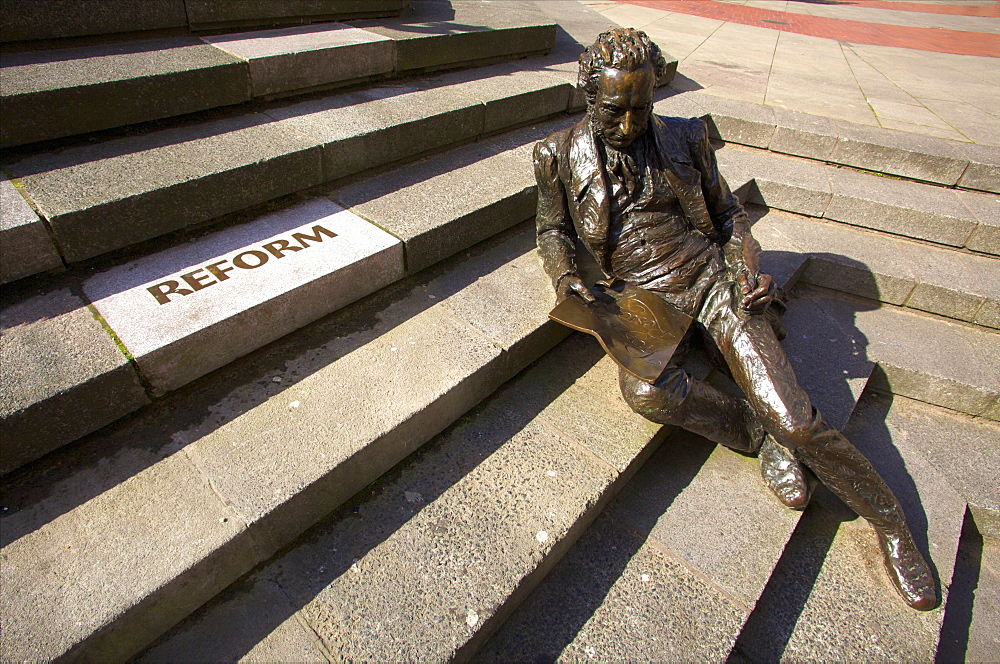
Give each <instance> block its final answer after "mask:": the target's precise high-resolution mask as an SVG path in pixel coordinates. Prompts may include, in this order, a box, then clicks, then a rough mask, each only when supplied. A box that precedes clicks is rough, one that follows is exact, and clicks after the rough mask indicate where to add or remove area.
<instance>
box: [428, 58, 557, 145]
mask: <svg viewBox="0 0 1000 664" xmlns="http://www.w3.org/2000/svg"><path fill="white" fill-rule="evenodd" d="M429 82H430V83H431V84H432V85H448V86H449V88H448V89H449V90H450V91H451V92H454V93H455V94H459V95H463V96H467V97H472V98H473V99H478V100H479V101H480V102H482V104H483V105H484V106H485V107H486V109H485V116H484V118H483V130H482V131H483V134H487V135H489V134H494V133H496V132H498V131H501V130H503V129H506V128H508V127H516V126H518V125H521V124H524V123H525V122H530V121H533V120H539V119H541V118H545V117H548V116H550V115H555V114H556V113H562V112H564V111H565V110H566V109H567V106H568V105H569V98H570V95H571V94H572V92H573V86H572V85H571V84H570V83H568V82H566V81H562V80H560V79H559V78H558V77H555V76H551V75H549V74H548V73H543V72H535V71H523V70H521V69H520V68H519V66H518V65H512V64H503V65H494V66H491V67H479V68H477V69H474V70H471V71H463V72H457V73H452V74H445V75H442V76H438V77H435V78H432V79H429Z"/></svg>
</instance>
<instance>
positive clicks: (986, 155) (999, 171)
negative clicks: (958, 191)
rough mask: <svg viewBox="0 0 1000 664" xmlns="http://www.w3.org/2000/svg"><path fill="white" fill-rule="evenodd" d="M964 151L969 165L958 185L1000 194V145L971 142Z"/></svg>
mask: <svg viewBox="0 0 1000 664" xmlns="http://www.w3.org/2000/svg"><path fill="white" fill-rule="evenodd" d="M964 151H965V156H966V157H968V159H969V167H968V168H966V169H965V173H963V174H962V179H961V180H959V182H958V186H960V187H965V188H967V189H979V190H980V191H989V192H993V193H994V194H1000V147H996V146H993V145H973V144H969V145H966V146H964Z"/></svg>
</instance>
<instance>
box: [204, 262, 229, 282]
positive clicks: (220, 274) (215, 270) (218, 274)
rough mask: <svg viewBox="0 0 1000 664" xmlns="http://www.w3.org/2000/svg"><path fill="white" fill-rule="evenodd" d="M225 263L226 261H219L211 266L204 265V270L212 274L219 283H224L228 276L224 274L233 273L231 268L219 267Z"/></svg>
mask: <svg viewBox="0 0 1000 664" xmlns="http://www.w3.org/2000/svg"><path fill="white" fill-rule="evenodd" d="M225 262H226V261H219V262H218V263H212V264H211V265H206V266H205V269H206V270H208V271H209V272H211V273H212V274H214V275H215V278H216V279H218V280H219V281H225V280H226V279H228V278H229V275H228V274H226V272H232V271H233V268H231V267H219V266H220V265H222V264H223V263H225Z"/></svg>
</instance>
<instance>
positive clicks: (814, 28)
mask: <svg viewBox="0 0 1000 664" xmlns="http://www.w3.org/2000/svg"><path fill="white" fill-rule="evenodd" d="M618 1H619V2H625V3H628V4H630V5H638V6H641V7H649V8H652V9H661V10H663V11H668V12H677V13H679V14H689V15H691V16H701V17H703V18H714V19H716V20H719V21H726V22H727V23H740V24H742V25H752V26H754V27H757V28H768V29H771V30H780V31H782V32H794V33H795V34H799V35H809V36H811V37H823V38H824V39H836V40H837V41H844V42H853V43H857V44H874V45H876V46H895V47H899V48H911V49H917V50H921V51H935V52H937V53H955V54H958V55H983V56H989V57H994V58H997V57H1000V35H995V34H988V33H985V32H966V31H963V30H944V29H940V28H913V27H908V26H902V25H883V24H881V23H866V22H863V21H848V20H846V19H840V18H827V17H825V16H811V15H809V14H795V13H792V12H779V11H774V10H771V9H761V8H758V7H747V6H746V5H735V4H732V3H729V2H716V1H714V0H618ZM883 4H886V5H897V4H903V3H895V2H884V3H883ZM905 4H907V5H910V4H915V3H905ZM928 6H930V5H928ZM938 6H943V5H938ZM966 6H968V5H966ZM980 6H982V5H980Z"/></svg>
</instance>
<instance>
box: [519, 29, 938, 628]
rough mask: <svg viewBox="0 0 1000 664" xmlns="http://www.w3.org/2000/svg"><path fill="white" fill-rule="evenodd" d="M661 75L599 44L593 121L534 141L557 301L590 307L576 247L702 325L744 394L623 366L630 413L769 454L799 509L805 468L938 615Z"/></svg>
mask: <svg viewBox="0 0 1000 664" xmlns="http://www.w3.org/2000/svg"><path fill="white" fill-rule="evenodd" d="M665 67H666V63H665V61H664V58H663V56H662V54H661V52H660V49H659V48H658V47H657V46H656V44H654V43H652V42H651V41H650V39H649V37H648V36H647V35H646V34H645V33H643V32H641V31H639V30H634V29H625V28H618V29H615V30H611V31H608V32H605V33H603V34H602V35H601V36H600V37H598V39H597V42H596V43H594V45H592V46H591V47H590V48H588V49H587V50H586V51H585V52H584V53H583V54H582V55H581V56H580V79H579V81H580V86H581V88H583V90H584V91H585V92H586V95H587V102H588V103H587V115H586V117H585V118H584V119H583V120H581V121H580V122H579V123H578V124H576V125H575V126H573V127H570V128H569V129H565V130H563V131H559V132H556V133H555V134H553V135H551V136H549V137H548V138H546V139H545V140H543V141H541V142H539V143H538V144H537V145H536V146H535V153H534V163H535V177H536V179H537V181H538V216H537V227H538V249H539V253H540V254H541V256H542V260H543V263H544V266H545V270H546V272H547V273H548V275H549V276H550V277H551V279H552V283H553V285H554V286H555V291H556V296H557V300H558V301H559V302H562V301H563V300H564V299H566V298H567V297H577V298H582V299H583V301H586V302H593V301H594V296H593V294H592V293H591V291H590V289H588V287H587V285H586V284H585V283H584V282H583V280H582V279H581V277H580V275H579V273H578V271H577V265H576V262H575V260H574V255H575V247H576V239H577V238H578V237H579V238H580V239H581V240H582V243H583V245H584V246H585V247H586V248H587V249H588V250H589V252H590V253H591V254H592V255H593V257H594V258H595V259H596V260H597V263H598V264H599V265H600V267H601V268H602V269H603V271H604V272H605V274H606V275H607V276H608V277H610V278H614V279H615V280H618V281H619V282H626V283H627V284H631V285H633V286H638V287H640V288H643V289H646V290H648V291H651V292H652V293H655V294H656V295H657V296H658V297H660V298H662V299H663V300H664V301H665V302H666V303H668V304H669V305H672V306H673V307H675V308H676V309H678V310H680V311H681V312H683V313H685V314H687V315H688V316H690V317H692V318H693V319H694V321H693V323H692V329H693V330H697V331H698V332H699V333H700V336H701V337H703V339H704V341H705V343H706V344H707V345H708V346H709V347H711V346H714V348H710V350H712V352H713V353H714V355H715V356H718V357H721V358H723V359H724V361H725V365H726V366H727V367H728V370H729V373H730V374H731V376H732V378H733V381H734V382H735V383H736V384H737V385H738V386H739V387H740V389H742V391H743V393H744V394H745V395H746V399H745V400H744V399H739V398H735V397H732V396H730V395H729V394H727V393H724V392H722V391H720V390H718V389H716V388H714V387H713V386H711V385H709V384H707V383H705V382H702V381H700V380H697V379H694V378H692V377H691V376H690V375H689V374H688V373H686V372H685V371H684V370H683V369H682V368H680V367H678V366H676V365H675V364H671V365H669V366H667V367H666V369H664V371H663V373H662V374H660V376H659V378H657V379H656V380H655V383H653V384H650V383H647V382H644V381H642V380H639V379H637V378H635V377H634V376H632V375H631V374H630V373H629V372H626V371H624V370H622V371H621V374H620V384H621V390H622V394H623V395H624V397H625V400H626V401H627V402H628V404H629V405H630V406H631V407H632V409H633V410H635V411H636V412H637V413H639V414H641V415H643V416H644V417H646V418H647V419H650V420H652V421H654V422H658V423H663V424H672V425H677V426H680V427H683V428H685V429H687V430H689V431H692V432H694V433H697V434H699V435H701V436H703V437H705V438H707V439H709V440H711V441H714V442H716V443H720V444H722V445H726V446H728V447H730V448H732V449H735V450H739V451H741V452H744V453H751V454H753V453H758V452H759V454H760V464H761V471H762V474H763V476H764V480H765V482H766V483H767V485H768V486H769V487H770V488H771V489H772V491H774V493H775V494H776V495H777V497H778V499H779V500H780V501H781V502H782V503H784V504H785V505H786V506H788V507H790V508H793V509H802V508H804V507H805V506H806V503H807V502H808V501H809V484H808V481H807V479H806V477H805V475H804V471H803V468H802V466H801V465H800V464H804V465H805V466H806V467H808V468H810V469H811V470H812V471H813V473H815V474H816V476H817V477H818V478H819V479H820V480H821V481H822V482H823V483H824V484H825V485H826V486H828V487H829V488H830V489H831V490H832V491H833V492H834V493H835V494H836V495H837V496H838V497H840V499H841V500H843V501H844V502H845V503H846V504H847V505H848V506H849V507H850V508H851V509H852V510H854V511H855V512H857V513H858V514H859V515H860V516H862V517H864V518H865V519H867V520H868V522H869V523H870V524H871V526H872V527H873V528H874V530H875V533H876V535H877V536H878V541H879V544H880V545H881V550H882V554H883V557H884V562H885V566H886V569H887V571H888V573H889V578H890V579H891V581H892V583H893V585H894V586H895V587H896V589H897V590H898V591H899V592H900V594H901V595H902V596H903V598H904V599H905V600H906V602H907V603H908V604H909V605H910V606H912V607H914V608H916V609H921V610H929V609H932V608H934V607H935V606H936V605H937V601H938V600H937V593H936V590H935V583H934V578H933V575H932V573H931V570H930V568H929V566H928V564H927V562H926V561H925V560H924V558H923V556H922V555H921V553H920V551H919V550H918V549H917V547H916V545H915V544H914V542H913V537H912V535H911V533H910V531H909V529H908V527H907V525H906V520H905V517H904V515H903V510H902V508H901V507H900V505H899V502H898V501H897V500H896V497H895V496H894V495H893V494H892V491H891V490H890V489H889V487H888V486H887V485H886V483H885V482H884V481H883V480H882V478H881V477H879V475H878V473H877V472H876V471H875V469H874V468H873V467H872V466H871V464H870V463H869V462H868V460H867V459H866V458H865V457H864V456H863V455H862V454H861V453H860V452H859V451H858V450H857V449H856V448H855V447H854V446H853V445H852V444H851V443H850V442H849V441H848V440H847V439H846V438H845V437H844V436H843V434H841V433H840V432H839V431H837V430H836V429H834V428H833V427H831V426H830V425H828V424H827V423H826V422H825V421H824V420H823V417H822V416H821V415H820V413H819V412H818V411H817V410H816V409H815V408H813V406H812V404H811V403H810V401H809V396H808V395H807V394H806V393H805V392H804V391H803V389H802V388H801V387H799V384H798V382H797V381H796V379H795V374H794V373H793V371H792V367H791V366H790V364H789V362H788V359H787V358H786V357H785V353H784V351H783V350H782V348H781V345H780V343H779V341H778V338H777V336H776V334H775V331H774V328H773V327H772V325H771V324H770V323H769V318H768V317H767V316H764V315H763V314H764V312H765V310H766V309H767V308H768V306H769V305H770V304H771V302H772V299H773V297H774V291H775V289H774V288H773V286H772V284H771V278H770V276H768V275H764V274H759V273H758V271H757V266H758V261H759V258H760V245H759V244H758V243H757V242H756V240H754V238H753V236H752V235H751V234H750V222H749V219H748V217H747V214H746V212H745V211H744V210H743V208H742V207H741V205H740V204H739V202H738V201H737V199H736V197H735V196H734V195H733V194H732V193H731V192H730V190H729V187H728V186H727V184H726V182H725V180H723V178H722V176H721V175H720V174H719V169H718V166H717V164H716V160H715V154H714V152H713V150H712V147H711V146H710V145H709V142H708V132H707V128H706V126H705V123H704V122H703V121H702V120H701V119H698V118H694V119H682V118H668V117H658V116H655V115H653V92H654V88H655V86H656V82H657V79H658V78H659V77H660V76H661V75H662V73H663V71H664V69H665ZM716 351H717V352H716Z"/></svg>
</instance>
